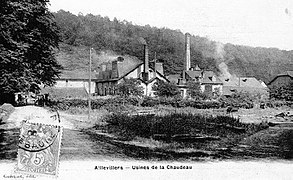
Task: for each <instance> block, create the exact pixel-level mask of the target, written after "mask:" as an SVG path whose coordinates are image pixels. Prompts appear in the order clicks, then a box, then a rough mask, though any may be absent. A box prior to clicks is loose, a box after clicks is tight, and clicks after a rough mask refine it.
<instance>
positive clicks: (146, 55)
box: [143, 44, 149, 81]
mask: <svg viewBox="0 0 293 180" xmlns="http://www.w3.org/2000/svg"><path fill="white" fill-rule="evenodd" d="M143 47H144V70H143V71H144V73H143V80H144V81H148V80H149V48H148V45H147V44H144V45H143Z"/></svg>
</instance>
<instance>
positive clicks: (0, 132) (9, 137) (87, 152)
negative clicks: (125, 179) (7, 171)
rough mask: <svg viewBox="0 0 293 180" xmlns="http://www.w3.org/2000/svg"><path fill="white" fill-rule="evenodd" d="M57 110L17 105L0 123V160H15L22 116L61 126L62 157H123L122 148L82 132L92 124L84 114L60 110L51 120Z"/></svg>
mask: <svg viewBox="0 0 293 180" xmlns="http://www.w3.org/2000/svg"><path fill="white" fill-rule="evenodd" d="M54 114H56V113H54V112H50V111H48V110H47V109H45V108H42V107H36V106H24V107H16V108H15V111H14V112H13V113H12V114H11V115H10V116H9V118H8V119H7V120H6V121H5V122H4V123H3V124H1V125H0V160H14V159H16V157H17V147H18V146H17V143H18V138H19V128H20V124H21V121H22V120H28V121H29V122H41V123H48V122H49V121H51V123H53V124H58V125H61V126H63V137H62V141H61V151H60V159H61V160H85V159H91V160H121V159H123V160H126V159H127V158H128V157H127V156H126V155H124V154H123V151H122V149H121V148H117V147H116V146H114V145H111V144H109V143H106V142H103V141H96V140H93V139H91V138H90V136H89V135H88V134H86V133H84V132H82V129H83V128H88V127H90V126H91V125H92V123H90V122H89V121H88V120H87V115H70V114H66V113H64V112H60V119H61V122H60V123H59V122H58V121H56V120H52V118H50V116H52V115H54Z"/></svg>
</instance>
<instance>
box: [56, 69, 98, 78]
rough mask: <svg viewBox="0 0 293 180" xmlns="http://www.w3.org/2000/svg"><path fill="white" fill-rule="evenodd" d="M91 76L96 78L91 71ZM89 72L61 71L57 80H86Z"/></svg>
mask: <svg viewBox="0 0 293 180" xmlns="http://www.w3.org/2000/svg"><path fill="white" fill-rule="evenodd" d="M91 78H92V79H96V72H92V73H91ZM88 79H89V73H88V72H85V71H77V70H75V71H62V72H61V76H60V78H58V79H57V80H88Z"/></svg>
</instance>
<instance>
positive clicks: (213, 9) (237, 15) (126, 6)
mask: <svg viewBox="0 0 293 180" xmlns="http://www.w3.org/2000/svg"><path fill="white" fill-rule="evenodd" d="M50 3H51V6H49V9H50V10H51V11H54V12H57V11H58V10H59V9H63V10H66V11H70V12H71V13H74V14H78V13H79V12H82V13H83V14H88V13H92V14H94V15H101V16H108V17H109V18H110V19H113V18H114V17H116V18H117V19H118V20H127V21H131V22H132V23H133V24H138V25H146V24H149V25H151V26H156V27H168V28H170V29H179V30H181V31H182V32H184V33H185V32H189V33H191V34H193V35H199V36H202V37H208V38H209V39H211V40H215V41H220V42H223V43H233V44H240V45H249V46H254V47H256V46H261V47H277V48H279V49H285V50H293V0H51V1H50Z"/></svg>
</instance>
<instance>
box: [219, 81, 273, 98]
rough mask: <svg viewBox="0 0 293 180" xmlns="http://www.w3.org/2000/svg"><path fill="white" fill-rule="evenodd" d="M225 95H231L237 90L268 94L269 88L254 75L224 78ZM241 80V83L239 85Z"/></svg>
mask: <svg viewBox="0 0 293 180" xmlns="http://www.w3.org/2000/svg"><path fill="white" fill-rule="evenodd" d="M220 78H221V79H223V83H224V84H223V95H231V94H233V93H234V92H235V91H237V92H241V91H242V92H248V93H251V94H256V93H260V94H266V93H267V88H266V86H264V85H263V84H262V82H260V81H258V80H257V79H256V78H254V77H240V78H237V77H230V78H229V79H228V78H223V77H220ZM239 82H240V85H239Z"/></svg>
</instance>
